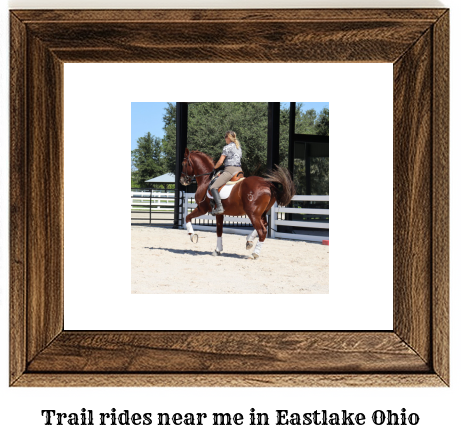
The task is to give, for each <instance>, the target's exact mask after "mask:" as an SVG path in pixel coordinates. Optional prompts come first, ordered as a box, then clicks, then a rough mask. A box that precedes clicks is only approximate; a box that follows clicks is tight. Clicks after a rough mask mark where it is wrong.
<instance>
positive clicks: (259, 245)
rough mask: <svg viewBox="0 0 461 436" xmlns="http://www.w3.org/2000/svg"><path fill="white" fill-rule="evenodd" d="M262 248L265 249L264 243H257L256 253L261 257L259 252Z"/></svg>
mask: <svg viewBox="0 0 461 436" xmlns="http://www.w3.org/2000/svg"><path fill="white" fill-rule="evenodd" d="M262 247H263V242H260V241H258V242H256V247H255V251H254V253H256V254H258V255H259V252H260V251H261V248H262Z"/></svg>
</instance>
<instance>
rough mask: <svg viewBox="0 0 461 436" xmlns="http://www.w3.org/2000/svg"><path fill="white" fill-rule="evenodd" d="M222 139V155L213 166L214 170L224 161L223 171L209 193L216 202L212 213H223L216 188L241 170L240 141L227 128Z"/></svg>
mask: <svg viewBox="0 0 461 436" xmlns="http://www.w3.org/2000/svg"><path fill="white" fill-rule="evenodd" d="M224 139H225V141H226V144H227V145H225V146H224V148H223V151H222V155H221V157H220V158H219V160H218V162H217V163H216V165H215V167H214V168H215V170H217V169H218V168H219V167H220V166H221V165H222V164H223V163H224V172H223V173H222V174H221V175H220V176H219V177H218V178H217V179H216V180H215V181H214V182H213V184H212V185H211V187H210V190H211V195H212V196H213V199H214V201H215V204H216V208H215V209H214V210H213V211H212V214H213V215H219V214H221V213H224V208H223V205H222V203H221V197H220V196H219V192H218V188H220V187H221V186H223V185H225V184H226V183H227V182H228V181H229V180H230V179H231V178H232V177H233V176H234V175H235V174H237V173H238V172H240V171H242V168H240V165H241V163H240V160H241V158H242V149H241V147H240V142H239V141H238V139H237V135H236V134H235V132H233V131H232V130H228V131H227V132H226V136H225V137H224Z"/></svg>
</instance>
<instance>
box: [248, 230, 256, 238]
mask: <svg viewBox="0 0 461 436" xmlns="http://www.w3.org/2000/svg"><path fill="white" fill-rule="evenodd" d="M257 235H258V232H257V231H256V230H253V231H252V232H251V233H250V234H249V235H248V236H247V241H252V240H253V239H254V238H256V236H257Z"/></svg>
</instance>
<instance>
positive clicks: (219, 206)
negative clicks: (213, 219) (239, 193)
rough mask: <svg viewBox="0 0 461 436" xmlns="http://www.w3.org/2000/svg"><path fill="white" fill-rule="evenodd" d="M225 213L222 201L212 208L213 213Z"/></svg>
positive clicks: (214, 214)
mask: <svg viewBox="0 0 461 436" xmlns="http://www.w3.org/2000/svg"><path fill="white" fill-rule="evenodd" d="M223 213H224V208H223V207H222V203H221V204H218V205H217V206H216V207H215V208H212V209H211V215H213V216H216V215H222V214H223Z"/></svg>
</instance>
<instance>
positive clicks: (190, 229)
mask: <svg viewBox="0 0 461 436" xmlns="http://www.w3.org/2000/svg"><path fill="white" fill-rule="evenodd" d="M201 215H203V211H201V210H200V209H199V208H198V207H196V208H195V209H194V210H193V211H192V212H191V213H190V214H189V215H187V216H186V228H187V232H188V233H189V235H190V240H191V241H192V242H193V243H195V244H196V243H197V242H198V235H196V234H195V233H194V228H193V227H192V223H191V220H192V219H194V218H197V217H199V216H201Z"/></svg>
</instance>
